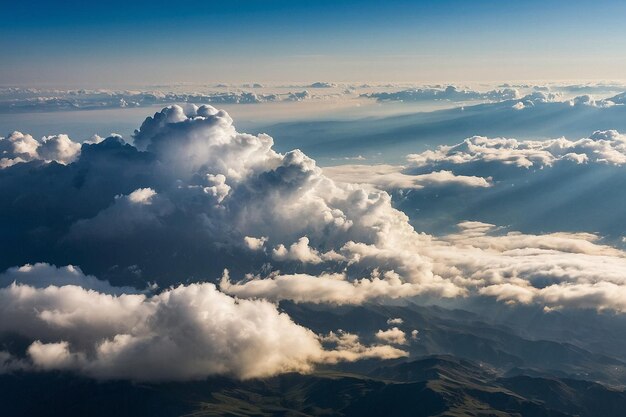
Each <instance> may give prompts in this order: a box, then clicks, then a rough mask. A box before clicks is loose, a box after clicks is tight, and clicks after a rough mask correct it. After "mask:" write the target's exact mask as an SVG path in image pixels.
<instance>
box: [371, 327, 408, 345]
mask: <svg viewBox="0 0 626 417" xmlns="http://www.w3.org/2000/svg"><path fill="white" fill-rule="evenodd" d="M375 336H376V338H377V339H378V340H381V341H383V342H386V343H391V344H393V345H405V344H406V342H407V341H406V333H404V332H403V331H402V330H400V329H398V328H397V327H392V328H391V329H387V330H379V331H377V332H376V334H375Z"/></svg>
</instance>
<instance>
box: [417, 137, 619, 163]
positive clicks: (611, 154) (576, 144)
mask: <svg viewBox="0 0 626 417" xmlns="http://www.w3.org/2000/svg"><path fill="white" fill-rule="evenodd" d="M407 159H408V160H409V162H411V163H412V164H414V165H415V166H418V167H422V166H437V165H439V164H452V165H459V164H468V163H474V162H486V163H488V162H498V163H502V164H509V165H515V166H518V167H524V168H529V167H533V166H536V167H539V168H540V167H544V166H552V165H553V164H554V163H556V162H558V161H572V162H575V163H579V164H580V163H586V162H597V163H607V164H613V165H622V164H624V163H625V162H626V136H624V135H622V134H620V133H619V132H617V131H615V130H607V131H596V132H594V133H593V134H592V135H591V136H590V137H589V138H585V139H579V140H569V139H565V138H559V139H550V140H543V141H540V140H517V139H506V138H486V137H483V136H474V137H471V138H468V139H465V140H464V141H463V142H462V143H460V144H457V145H452V146H449V145H442V146H439V147H437V149H436V150H434V151H430V150H429V151H425V152H422V153H420V154H411V155H408V157H407Z"/></svg>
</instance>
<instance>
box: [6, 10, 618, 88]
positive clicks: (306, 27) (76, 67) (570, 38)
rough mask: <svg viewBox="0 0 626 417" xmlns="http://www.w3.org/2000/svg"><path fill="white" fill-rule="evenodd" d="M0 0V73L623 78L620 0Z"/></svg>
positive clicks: (26, 77)
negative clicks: (180, 0)
mask: <svg viewBox="0 0 626 417" xmlns="http://www.w3.org/2000/svg"><path fill="white" fill-rule="evenodd" d="M2 3H4V4H3V5H2V9H3V14H4V17H5V22H13V24H4V25H3V26H2V28H0V84H2V85H5V86H6V85H64V86H85V87H90V86H91V87H93V86H124V85H128V86H130V85H142V84H143V85H145V84H159V83H177V82H190V83H205V82H206V83H212V82H226V83H239V82H264V83H285V82H298V81H313V80H322V81H338V82H342V81H364V82H446V81H450V82H470V81H478V82H481V81H490V82H493V81H509V80H522V79H524V80H528V79H533V80H569V79H578V80H581V79H599V78H602V79H607V78H609V79H620V78H623V76H622V74H623V73H624V70H625V69H626V58H625V57H624V55H623V53H622V51H623V50H624V47H625V46H626V45H625V44H626V28H625V27H624V25H623V17H624V16H625V12H626V4H624V3H623V2H617V1H600V2H598V1H594V2H592V1H561V0H556V1H549V2H545V1H534V0H533V1H526V2H512V1H489V0H480V1H475V2H467V1H457V0H444V1H415V2H410V1H400V0H392V1H386V2H382V1H371V0H370V1H359V2H357V1H342V2H331V1H317V2H314V3H310V2H306V3H304V2H293V1H291V2H288V1H263V2H261V1H250V0H248V1H229V2H223V3H215V2H199V3H195V4H184V3H172V2H165V1H162V0H156V1H150V2H148V1H143V0H142V1H135V2H122V1H118V0H114V1H110V2H106V3H105V2H78V1H64V2H60V1H34V2H29V3H16V2H7V1H5V0H3V2H2Z"/></svg>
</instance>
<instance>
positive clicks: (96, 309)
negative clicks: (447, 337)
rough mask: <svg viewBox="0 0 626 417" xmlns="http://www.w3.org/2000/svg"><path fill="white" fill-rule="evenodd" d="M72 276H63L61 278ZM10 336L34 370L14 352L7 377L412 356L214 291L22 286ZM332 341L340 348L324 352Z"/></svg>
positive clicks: (143, 375) (223, 371)
mask: <svg viewBox="0 0 626 417" xmlns="http://www.w3.org/2000/svg"><path fill="white" fill-rule="evenodd" d="M68 268H69V267H68ZM68 270H69V271H71V269H67V268H66V269H59V271H60V272H61V275H63V273H67V271H68ZM24 273H29V272H26V271H25V272H24ZM30 273H32V270H31V272H30ZM33 280H34V278H33ZM26 281H27V282H28V281H29V280H28V279H27V280H26ZM60 281H61V282H66V281H67V278H66V277H64V276H61V277H60ZM74 281H76V282H80V279H78V278H77V279H74ZM91 281H92V280H91V279H89V278H87V279H86V280H85V283H86V284H87V285H89V284H92V282H91ZM1 331H4V332H7V331H8V332H14V333H17V334H20V335H22V336H23V337H25V338H28V339H30V340H31V341H32V343H31V344H30V346H29V347H28V348H27V349H26V352H25V353H26V357H27V359H28V361H27V362H24V361H21V362H16V361H15V359H14V358H11V357H8V356H7V355H6V352H5V353H3V356H0V359H2V361H3V364H4V366H3V368H4V370H5V371H7V370H11V369H16V367H17V365H18V364H19V368H20V369H21V368H24V367H25V366H27V365H28V367H29V369H33V370H70V371H75V372H79V373H82V374H84V375H87V376H90V377H94V378H100V379H119V378H122V379H132V380H142V381H159V380H188V379H198V378H204V377H206V376H209V375H229V376H233V377H237V378H254V377H263V376H270V375H275V374H278V373H282V372H308V371H310V370H311V369H312V368H313V366H314V365H315V364H318V363H328V362H330V363H335V362H337V361H354V360H358V359H361V358H382V359H387V358H397V357H402V356H406V355H407V354H406V352H404V351H401V350H398V349H395V348H392V347H390V346H384V345H376V346H372V347H369V346H364V345H362V344H360V343H359V342H358V337H356V336H355V335H344V336H342V337H341V338H339V339H335V340H331V339H332V337H329V336H318V335H316V334H314V333H313V332H311V331H310V330H308V329H306V328H304V327H302V326H299V325H297V324H295V323H294V322H293V321H292V320H291V319H290V318H289V316H287V315H286V314H285V313H281V312H279V311H278V310H277V307H276V306H275V305H274V304H271V303H269V302H267V301H263V300H237V299H235V298H232V297H230V296H228V295H226V294H223V293H221V292H219V291H218V290H217V289H216V288H215V286H214V285H213V284H209V283H197V284H190V285H187V286H184V285H179V286H177V287H173V288H170V289H168V290H165V291H163V292H161V293H159V294H155V295H145V294H126V293H122V294H120V295H114V294H106V293H102V292H98V291H94V290H92V289H87V288H84V287H82V286H79V285H73V284H72V285H62V286H56V285H49V286H47V287H42V288H37V287H34V286H31V285H26V284H15V283H13V284H10V285H9V286H7V287H5V288H1V289H0V332H1ZM329 342H334V344H335V346H334V348H325V347H324V346H323V345H326V344H328V343H329Z"/></svg>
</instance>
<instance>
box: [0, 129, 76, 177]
mask: <svg viewBox="0 0 626 417" xmlns="http://www.w3.org/2000/svg"><path fill="white" fill-rule="evenodd" d="M80 148H81V145H80V143H76V142H73V141H72V140H71V139H70V138H69V137H68V136H67V135H56V136H45V137H43V138H42V139H41V140H40V141H38V140H36V139H34V138H33V137H32V136H31V135H26V134H24V133H21V132H13V133H11V134H10V135H9V136H7V137H4V138H3V137H0V168H6V167H10V166H12V165H15V164H17V163H20V162H30V161H37V160H40V161H44V162H52V161H55V162H58V163H60V164H63V165H66V164H69V163H71V162H73V161H74V160H75V159H76V158H77V157H78V155H79V154H80Z"/></svg>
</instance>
